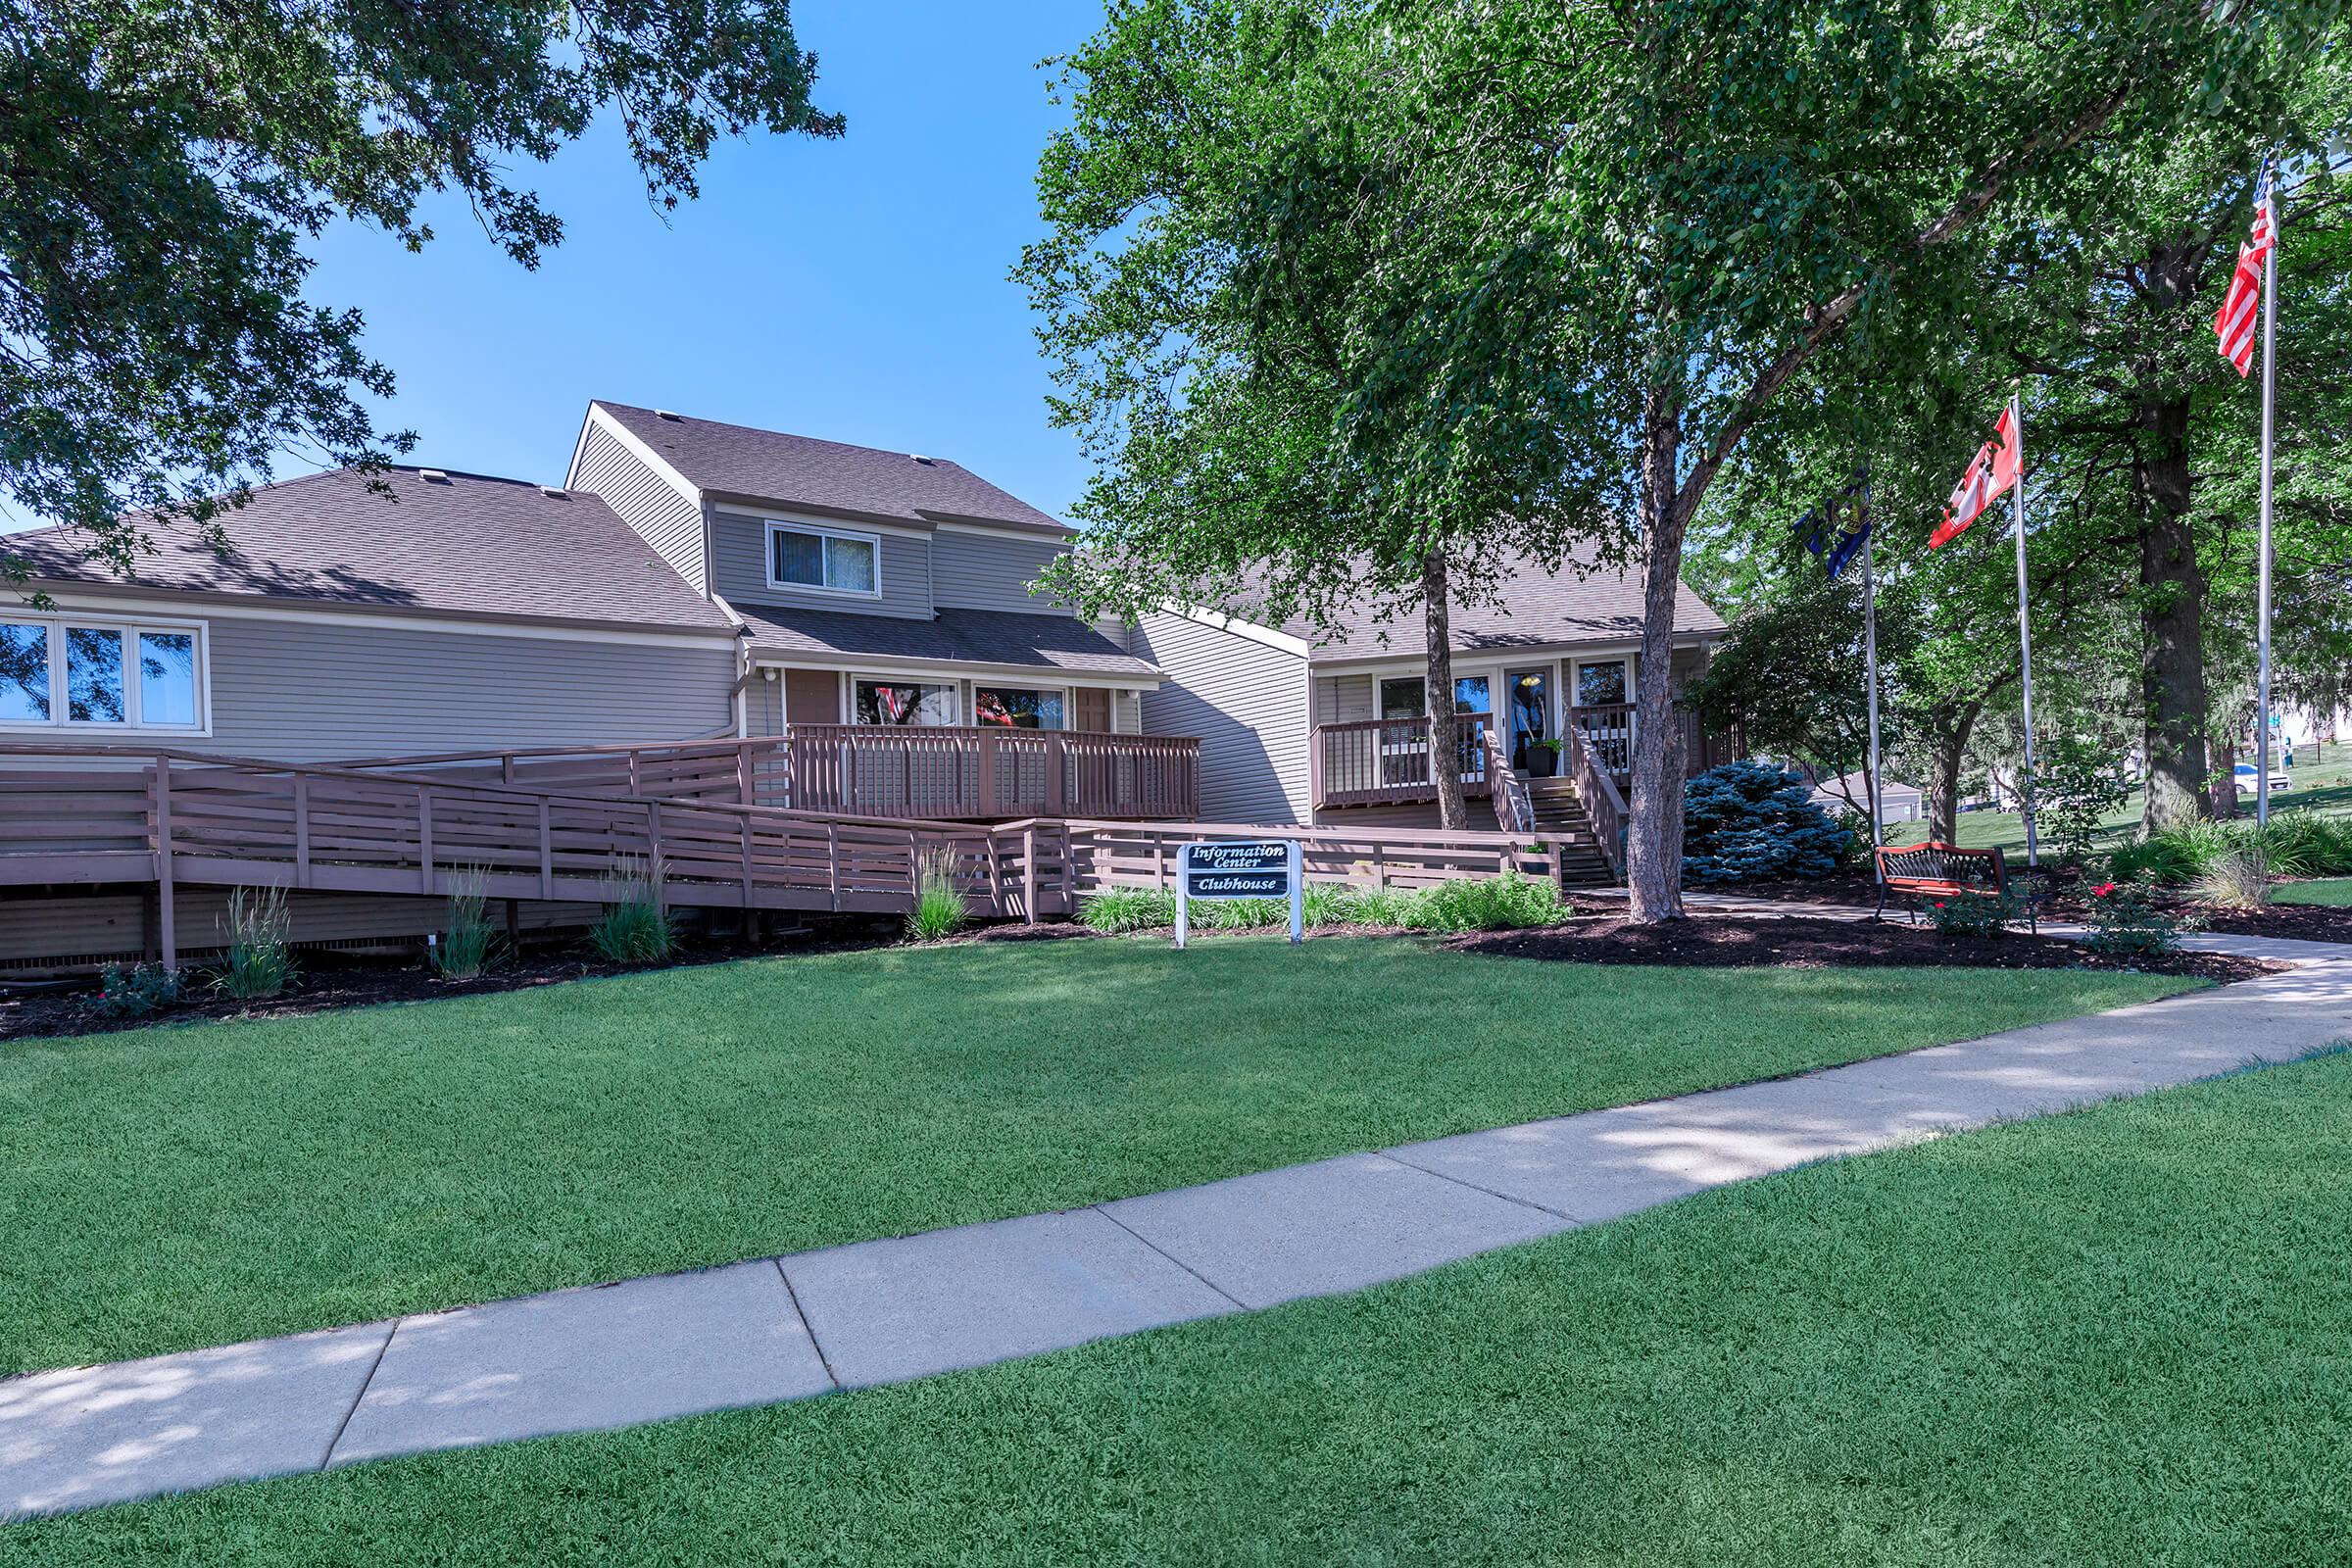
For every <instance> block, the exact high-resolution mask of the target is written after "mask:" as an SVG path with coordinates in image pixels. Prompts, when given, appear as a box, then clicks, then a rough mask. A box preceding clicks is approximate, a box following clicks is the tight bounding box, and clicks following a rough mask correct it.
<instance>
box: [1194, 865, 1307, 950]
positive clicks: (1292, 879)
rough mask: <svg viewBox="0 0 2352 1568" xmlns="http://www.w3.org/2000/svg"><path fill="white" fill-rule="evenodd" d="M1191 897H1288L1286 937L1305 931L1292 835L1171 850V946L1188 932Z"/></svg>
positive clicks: (1302, 882)
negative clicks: (1173, 858)
mask: <svg viewBox="0 0 2352 1568" xmlns="http://www.w3.org/2000/svg"><path fill="white" fill-rule="evenodd" d="M1195 899H1288V900H1289V901H1290V905H1291V940H1292V941H1293V942H1300V941H1303V940H1305V936H1306V874H1305V872H1304V871H1303V870H1302V869H1301V868H1300V866H1299V841H1298V840H1296V839H1263V840H1259V839H1251V840H1249V841H1246V842H1242V843H1220V844H1187V845H1185V846H1184V847H1183V848H1182V849H1180V850H1178V851H1177V852H1176V946H1178V947H1179V948H1181V947H1183V946H1184V945H1185V943H1186V942H1187V941H1188V940H1189V939H1190V938H1191V936H1192V934H1193V901H1194V900H1195Z"/></svg>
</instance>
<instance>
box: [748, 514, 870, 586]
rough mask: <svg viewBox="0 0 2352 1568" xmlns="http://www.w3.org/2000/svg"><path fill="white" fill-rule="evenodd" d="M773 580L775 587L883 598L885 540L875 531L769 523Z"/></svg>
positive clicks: (770, 576)
mask: <svg viewBox="0 0 2352 1568" xmlns="http://www.w3.org/2000/svg"><path fill="white" fill-rule="evenodd" d="M767 581H768V586H769V587H771V588H812V589H815V590H816V591H817V592H819V593H830V594H863V595H865V596H867V597H869V598H873V597H878V596H879V595H880V594H881V592H882V542H881V541H880V540H879V539H877V538H875V537H874V536H873V535H872V534H870V533H844V532H842V531H840V530H839V529H835V528H817V527H811V526H809V525H808V524H806V523H798V522H771V523H769V524H768V525H767Z"/></svg>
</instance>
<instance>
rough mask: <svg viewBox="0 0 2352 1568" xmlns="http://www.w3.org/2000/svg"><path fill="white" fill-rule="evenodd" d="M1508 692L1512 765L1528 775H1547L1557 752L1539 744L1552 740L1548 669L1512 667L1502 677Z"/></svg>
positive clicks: (1550, 772) (1552, 768)
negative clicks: (1512, 668)
mask: <svg viewBox="0 0 2352 1568" xmlns="http://www.w3.org/2000/svg"><path fill="white" fill-rule="evenodd" d="M1503 684H1504V686H1505V687H1506V688H1507V689H1508V690H1509V692H1510V705H1511V707H1510V726H1511V727H1510V740H1511V766H1512V767H1513V768H1514V769H1516V770H1517V771H1518V772H1521V773H1524V774H1526V775H1528V776H1529V777H1531V778H1549V777H1551V775H1552V773H1553V772H1554V771H1555V770H1556V769H1557V768H1558V765H1559V754H1558V753H1556V752H1554V751H1553V750H1552V749H1551V748H1550V747H1548V746H1545V745H1544V744H1542V743H1543V742H1544V741H1547V740H1549V739H1551V672H1550V671H1549V670H1544V669H1514V670H1512V671H1511V672H1510V673H1509V674H1507V675H1505V676H1504V677H1503Z"/></svg>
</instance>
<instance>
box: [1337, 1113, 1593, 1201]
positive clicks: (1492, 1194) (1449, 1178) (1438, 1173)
mask: <svg viewBox="0 0 2352 1568" xmlns="http://www.w3.org/2000/svg"><path fill="white" fill-rule="evenodd" d="M1578 1114H1580V1115H1583V1114H1589V1113H1588V1112H1581V1111H1580V1112H1578ZM1374 1152H1375V1153H1377V1154H1378V1155H1379V1156H1380V1157H1381V1158H1382V1159H1393V1160H1395V1161H1396V1162H1397V1164H1399V1165H1402V1166H1403V1167H1404V1168H1405V1169H1406V1170H1417V1171H1419V1172H1420V1173H1421V1174H1422V1175H1424V1176H1435V1177H1436V1178H1437V1179H1438V1180H1440V1181H1442V1182H1451V1183H1453V1185H1454V1186H1456V1187H1467V1188H1469V1189H1470V1191H1472V1192H1474V1193H1484V1194H1486V1195H1487V1196H1488V1197H1489V1198H1499V1199H1501V1200H1502V1201H1504V1202H1506V1203H1517V1204H1518V1205H1519V1206H1520V1207H1521V1208H1532V1209H1534V1210H1535V1211H1536V1212H1537V1213H1539V1214H1549V1215H1550V1216H1551V1217H1552V1218H1553V1219H1564V1220H1566V1221H1567V1222H1568V1223H1569V1224H1571V1225H1582V1224H1584V1223H1586V1222H1585V1221H1583V1220H1581V1219H1578V1218H1577V1217H1576V1216H1575V1215H1574V1214H1571V1213H1569V1212H1568V1211H1567V1210H1565V1209H1559V1208H1552V1207H1549V1206H1548V1205H1546V1204H1543V1203H1539V1202H1537V1201H1535V1200H1534V1199H1531V1198H1516V1197H1513V1196H1512V1195H1511V1194H1509V1193H1498V1192H1496V1191H1495V1189H1494V1188H1492V1187H1481V1186H1479V1185H1478V1183H1476V1182H1466V1181H1464V1180H1462V1179H1461V1178H1460V1177H1459V1176H1454V1175H1450V1174H1448V1173H1447V1172H1446V1171H1442V1170H1431V1169H1430V1168H1429V1167H1428V1166H1427V1165H1416V1164H1414V1163H1413V1162H1412V1161H1411V1160H1409V1159H1407V1158H1405V1157H1404V1156H1403V1155H1402V1154H1399V1153H1397V1151H1395V1150H1393V1149H1381V1150H1375V1151H1374Z"/></svg>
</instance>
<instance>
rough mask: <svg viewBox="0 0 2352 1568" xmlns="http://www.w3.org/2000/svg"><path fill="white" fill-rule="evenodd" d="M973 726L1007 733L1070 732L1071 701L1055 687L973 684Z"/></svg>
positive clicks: (976, 682)
mask: <svg viewBox="0 0 2352 1568" xmlns="http://www.w3.org/2000/svg"><path fill="white" fill-rule="evenodd" d="M972 722H973V723H975V724H995V725H1000V726H1002V727H1004V728H1005V729H1067V728H1069V727H1070V726H1069V699H1068V696H1067V694H1066V693H1063V692H1061V691H1058V690H1056V689H1054V688H1053V687H1050V686H1049V687H1043V688H1040V687H1033V686H999V685H995V684H993V683H992V684H987V685H983V684H981V683H980V682H978V681H975V682H973V683H972Z"/></svg>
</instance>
